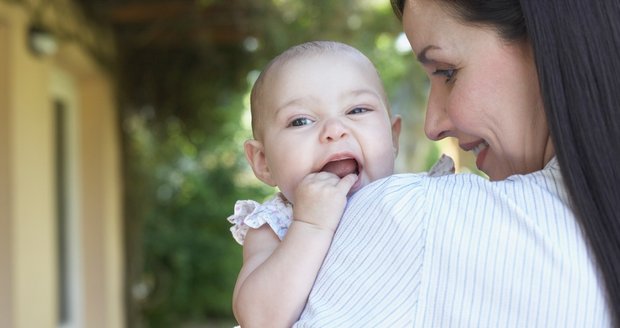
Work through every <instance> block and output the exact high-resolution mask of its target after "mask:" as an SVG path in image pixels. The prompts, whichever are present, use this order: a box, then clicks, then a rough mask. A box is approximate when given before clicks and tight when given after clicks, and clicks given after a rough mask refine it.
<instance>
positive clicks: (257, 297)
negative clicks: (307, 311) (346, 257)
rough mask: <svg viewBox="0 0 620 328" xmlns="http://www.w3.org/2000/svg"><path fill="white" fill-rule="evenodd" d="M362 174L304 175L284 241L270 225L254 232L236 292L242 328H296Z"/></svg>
mask: <svg viewBox="0 0 620 328" xmlns="http://www.w3.org/2000/svg"><path fill="white" fill-rule="evenodd" d="M356 179H357V176H356V175H354V174H350V175H348V176H346V177H344V178H342V179H340V178H339V177H338V176H336V175H334V174H331V173H327V172H320V173H313V174H310V175H308V176H307V177H306V178H304V180H303V181H302V182H301V183H300V185H299V186H298V187H297V190H296V191H295V204H294V205H293V222H292V223H291V225H290V227H289V229H288V232H287V234H286V236H285V238H284V240H282V242H279V240H278V237H277V236H276V235H275V233H274V232H273V231H271V230H270V228H269V227H267V226H263V227H261V228H259V229H255V230H250V231H248V233H247V235H246V237H245V241H244V247H243V267H242V268H241V272H240V273H239V277H238V278H237V285H236V286H235V291H234V294H233V310H234V312H235V317H236V318H237V320H238V321H239V324H240V325H241V327H242V328H250V327H290V326H291V325H292V324H293V323H294V322H295V321H296V320H297V319H298V318H299V315H300V314H301V311H302V310H303V308H304V306H305V303H306V299H307V298H308V295H309V293H310V289H311V288H312V284H313V283H314V280H315V278H316V275H317V273H318V271H319V269H320V267H321V264H322V263H323V259H324V258H325V255H326V254H327V250H328V249H329V245H330V243H331V240H332V237H333V235H334V232H335V230H336V227H337V226H338V222H339V221H340V217H341V215H342V212H343V211H344V207H345V205H346V201H347V199H346V195H347V193H348V192H349V190H350V189H351V186H352V185H353V184H354V183H355V181H356Z"/></svg>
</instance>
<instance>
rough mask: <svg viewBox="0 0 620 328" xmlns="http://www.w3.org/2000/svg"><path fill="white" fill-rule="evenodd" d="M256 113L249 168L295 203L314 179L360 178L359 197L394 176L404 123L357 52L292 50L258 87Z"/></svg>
mask: <svg viewBox="0 0 620 328" xmlns="http://www.w3.org/2000/svg"><path fill="white" fill-rule="evenodd" d="M251 111H252V131H253V134H254V139H253V140H248V141H247V142H246V143H245V145H244V146H245V152H246V156H247V158H248V161H249V162H250V165H251V166H252V169H253V170H254V173H255V174H256V176H257V177H258V178H259V179H260V180H261V181H263V182H265V183H267V184H269V185H271V186H278V188H279V189H280V190H281V191H282V193H283V194H284V196H285V197H286V198H287V199H288V200H290V201H291V202H293V203H294V202H295V200H294V195H293V191H294V190H295V187H296V186H297V184H299V182H300V181H301V180H302V179H303V178H304V177H305V176H306V175H308V174H310V173H314V172H319V171H328V172H332V173H334V174H336V175H338V176H340V177H343V176H345V175H346V174H348V173H352V172H355V173H357V174H358V181H357V182H356V183H355V185H354V186H353V188H352V192H355V191H357V190H359V189H360V188H361V187H363V186H365V185H366V184H368V183H369V182H371V181H374V180H377V179H380V178H383V177H386V176H388V175H390V174H392V173H393V171H394V160H395V157H396V154H397V153H398V136H399V133H400V117H394V118H393V117H392V115H391V113H390V108H389V104H388V101H387V97H386V93H385V90H384V88H383V84H382V82H381V79H380V77H379V74H378V73H377V70H376V69H375V67H374V65H373V64H372V63H371V62H370V60H369V59H368V58H367V57H366V56H364V55H363V54H362V53H361V52H360V51H358V50H357V49H355V48H353V47H350V46H348V45H345V44H342V43H338V42H331V41H315V42H308V43H304V44H301V45H298V46H295V47H292V48H290V49H288V50H287V51H285V52H284V53H282V54H281V55H279V56H278V57H276V58H275V59H273V60H272V61H271V62H270V63H269V64H268V65H267V67H266V68H265V69H264V70H263V72H262V73H261V75H260V76H259V78H258V80H257V81H256V83H255V84H254V87H253V89H252V95H251Z"/></svg>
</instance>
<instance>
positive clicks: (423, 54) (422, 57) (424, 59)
mask: <svg viewBox="0 0 620 328" xmlns="http://www.w3.org/2000/svg"><path fill="white" fill-rule="evenodd" d="M435 49H440V48H439V47H437V46H434V45H429V46H426V47H424V49H422V51H420V53H419V54H418V56H417V58H418V61H419V62H420V63H422V64H427V63H428V62H430V60H429V59H428V57H426V53H427V52H428V51H429V50H435Z"/></svg>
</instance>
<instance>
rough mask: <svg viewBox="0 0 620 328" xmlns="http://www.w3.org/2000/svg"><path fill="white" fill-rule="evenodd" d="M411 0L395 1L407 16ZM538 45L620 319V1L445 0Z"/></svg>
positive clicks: (577, 208)
mask: <svg viewBox="0 0 620 328" xmlns="http://www.w3.org/2000/svg"><path fill="white" fill-rule="evenodd" d="M405 1H406V0H391V2H392V7H393V8H394V12H395V13H396V15H397V16H398V17H399V18H402V12H403V8H404V5H405ZM443 3H444V4H445V5H446V8H447V9H451V10H452V11H450V12H454V13H455V15H456V17H457V18H458V19H461V20H462V21H463V22H465V23H468V22H469V23H475V24H483V25H488V26H491V27H493V28H495V29H496V31H497V32H498V33H499V35H500V36H501V37H502V38H504V39H505V40H507V41H517V40H526V41H528V42H529V43H530V44H531V46H532V48H533V50H534V55H535V60H536V67H537V70H538V77H539V81H540V89H541V94H542V96H543V101H544V107H545V112H546V116H547V121H548V124H549V128H550V130H551V135H552V139H553V143H554V146H555V151H556V156H557V159H558V162H559V163H560V167H561V170H562V176H563V177H564V180H565V183H566V187H567V188H568V192H569V195H570V198H571V202H572V206H573V210H574V212H575V214H576V216H577V218H578V219H579V222H580V224H581V227H582V229H583V231H584V232H585V234H586V240H587V241H588V243H589V246H590V250H591V252H592V253H593V254H594V258H595V260H596V264H597V265H598V268H599V272H600V275H601V277H602V278H603V279H604V281H605V286H606V290H607V299H608V304H609V309H610V310H611V313H612V316H613V322H614V324H615V326H619V325H620V82H619V81H620V20H619V17H620V4H619V3H618V0H595V1H592V0H521V1H518V0H497V1H488V0H486V1H485V0H471V1H467V0H443Z"/></svg>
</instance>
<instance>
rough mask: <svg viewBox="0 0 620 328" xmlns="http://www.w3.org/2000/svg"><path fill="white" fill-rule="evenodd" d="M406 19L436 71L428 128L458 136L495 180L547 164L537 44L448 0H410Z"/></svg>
mask: <svg viewBox="0 0 620 328" xmlns="http://www.w3.org/2000/svg"><path fill="white" fill-rule="evenodd" d="M403 27H404V30H405V33H406V34H407V37H408V39H409V42H410V43H411V46H412V48H413V51H414V53H415V54H416V56H417V58H418V60H419V61H420V63H422V65H423V66H424V69H425V71H426V73H427V74H428V77H429V79H430V85H431V88H430V94H429V98H428V108H427V113H426V122H425V126H424V129H425V132H426V135H427V136H428V137H429V138H430V139H432V140H439V139H443V138H445V137H454V138H456V139H458V143H459V146H460V147H461V148H462V149H463V150H465V151H472V152H473V153H474V156H476V165H477V166H478V168H479V169H480V170H482V171H483V172H485V173H486V174H487V175H488V176H489V177H490V178H491V180H501V179H505V178H506V177H508V176H510V175H512V174H523V173H529V172H533V171H536V170H539V169H542V168H543V167H544V165H545V164H546V163H547V162H548V161H549V160H550V159H551V158H552V157H553V155H554V150H553V145H552V142H551V137H550V135H549V130H548V128H547V123H546V119H545V114H544V111H543V107H542V99H541V96H540V92H539V86H538V76H537V73H536V68H535V66H534V60H533V55H532V53H531V50H530V48H529V46H528V45H527V44H526V43H525V42H511V43H508V42H507V41H504V40H502V39H500V38H499V36H498V35H497V34H496V32H495V31H494V30H493V29H491V28H488V27H482V26H474V25H465V24H463V23H461V22H460V21H458V20H457V19H455V18H454V16H453V15H451V14H450V11H448V9H446V8H444V7H442V1H430V0H408V1H407V2H406V4H405V8H404V12H403Z"/></svg>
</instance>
